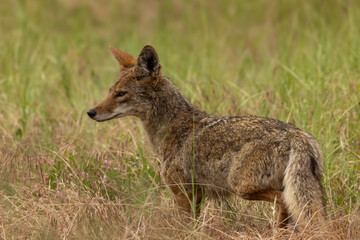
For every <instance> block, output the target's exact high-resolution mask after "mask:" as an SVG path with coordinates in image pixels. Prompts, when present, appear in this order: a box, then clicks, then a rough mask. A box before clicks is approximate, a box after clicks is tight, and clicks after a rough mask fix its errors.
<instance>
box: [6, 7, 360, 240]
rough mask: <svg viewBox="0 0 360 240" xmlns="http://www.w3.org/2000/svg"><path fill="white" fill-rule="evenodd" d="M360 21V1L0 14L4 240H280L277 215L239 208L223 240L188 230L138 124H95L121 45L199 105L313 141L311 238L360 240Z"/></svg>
mask: <svg viewBox="0 0 360 240" xmlns="http://www.w3.org/2000/svg"><path fill="white" fill-rule="evenodd" d="M359 12H360V2H359V1H351V0H346V1H345V0H328V1H320V0H318V1H316V0H315V1H308V0H305V1H285V0H276V1H261V0H256V1H231V0H224V1H204V0H195V1H189V0H187V1H155V0H152V1H125V0H118V1H115V0H108V1H101V2H100V1H85V0H75V1H70V0H61V1H60V0H58V1H56V0H53V1H45V0H37V1H25V0H5V1H2V2H1V4H0V49H1V51H0V103H1V105H0V161H1V162H0V163H1V164H0V223H1V227H0V234H1V235H0V236H1V237H0V238H2V239H19V238H37V239H38V238H40V239H51V238H53V239H58V238H63V239H67V238H70V239H71V238H73V239H80V238H90V239H123V238H134V239H174V238H176V239H185V237H187V238H188V239H208V238H218V235H219V234H220V235H221V237H222V238H223V239H224V238H225V239H226V238H229V239H232V238H245V239H246V238H248V239H253V238H271V237H274V236H278V235H276V234H278V232H277V231H276V230H269V229H268V228H269V226H270V227H271V226H273V225H274V222H275V215H274V212H273V211H272V209H273V206H272V205H271V204H268V203H258V202H247V201H242V200H240V199H238V198H234V199H232V200H230V201H229V202H228V203H227V205H228V206H227V208H226V209H227V210H224V212H225V213H224V212H222V213H221V214H220V213H219V215H221V219H222V220H221V221H220V222H219V223H218V225H216V227H213V228H212V229H213V230H214V229H215V230H216V231H215V232H216V234H218V235H216V234H215V235H214V236H213V235H212V231H210V230H209V229H208V225H209V221H208V220H204V219H205V217H204V218H199V219H197V220H188V221H187V222H183V221H182V220H181V219H182V218H183V217H182V216H180V215H179V213H177V211H175V210H174V209H173V205H172V201H171V194H170V193H169V192H168V190H167V189H166V188H165V187H164V186H163V185H162V184H161V181H160V177H159V174H158V173H159V161H158V159H157V158H156V156H155V155H154V154H153V152H152V151H151V149H150V148H149V146H148V145H147V142H146V136H145V133H144V131H143V130H142V128H141V127H142V126H141V124H140V122H139V121H138V120H137V119H134V118H124V119H120V120H114V121H110V122H106V123H102V124H99V123H95V122H94V121H92V120H90V119H89V118H88V117H87V116H86V111H87V110H88V109H89V108H91V107H93V106H94V104H96V103H98V102H99V101H100V100H102V99H103V98H104V97H105V96H106V95H107V91H108V88H109V87H110V86H111V85H112V84H113V83H114V81H115V80H116V76H117V73H118V71H119V69H118V65H117V63H116V62H115V60H114V59H113V57H112V56H111V54H110V52H109V51H108V46H109V45H113V46H115V47H117V48H119V49H121V50H123V51H125V52H128V53H130V54H132V55H133V56H135V57H137V55H138V54H139V52H140V50H141V49H142V47H143V46H144V45H146V44H150V45H152V46H154V47H155V49H156V50H157V52H158V54H159V56H160V62H161V64H162V66H163V73H164V75H166V76H168V77H170V78H171V79H172V81H173V82H174V83H175V85H177V86H178V87H179V89H180V90H181V91H182V92H183V93H184V95H185V96H186V97H187V98H188V99H189V100H190V101H191V102H192V103H193V104H194V105H195V106H197V107H198V108H200V109H202V110H205V111H208V112H210V113H213V114H216V115H259V116H266V117H272V118H277V119H280V120H282V121H286V122H292V123H294V124H295V125H296V126H298V127H299V128H302V129H304V130H306V131H309V132H311V133H312V134H313V135H314V136H315V137H316V138H317V139H318V140H319V142H320V144H321V146H322V148H323V152H324V161H325V174H324V186H325V190H326V198H327V199H326V200H327V204H328V213H329V223H328V225H326V227H328V228H326V227H325V228H324V227H323V228H322V229H320V230H319V229H318V231H315V235H314V232H312V233H311V234H312V235H309V236H312V237H314V236H319V237H320V236H322V237H324V236H325V238H326V239H332V238H333V239H356V238H357V237H359V238H360V230H359V225H360V219H359V214H360V209H359V208H360V197H359V196H360V127H359V126H360V44H359V42H360V27H359V22H360V14H359ZM205 209H210V207H205ZM212 210H213V211H215V210H214V209H212ZM204 212H206V210H205V211H204ZM217 214H218V213H216V214H215V213H213V215H217ZM210 215H211V214H210ZM213 215H211V216H213ZM210 225H211V224H210ZM330 225H331V228H330V227H329V226H330ZM219 229H220V230H219ZM324 229H327V230H326V231H325V230H324ZM316 234H318V235H316ZM278 237H279V236H278Z"/></svg>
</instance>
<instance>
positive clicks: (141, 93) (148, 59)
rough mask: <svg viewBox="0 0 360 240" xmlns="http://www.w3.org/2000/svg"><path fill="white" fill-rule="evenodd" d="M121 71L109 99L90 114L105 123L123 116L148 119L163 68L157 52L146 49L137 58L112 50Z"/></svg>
mask: <svg viewBox="0 0 360 240" xmlns="http://www.w3.org/2000/svg"><path fill="white" fill-rule="evenodd" d="M110 50H111V52H112V54H113V55H114V56H115V58H116V60H117V61H118V62H119V64H120V67H121V72H120V75H119V78H118V80H117V81H116V82H115V84H114V85H113V86H112V87H111V88H110V90H109V94H108V96H107V97H106V98H105V99H104V100H103V101H102V102H101V103H99V104H98V105H96V106H95V107H94V108H93V109H90V110H89V111H88V112H87V113H88V115H89V117H91V118H92V119H94V120H96V121H98V122H102V121H107V120H110V119H114V118H119V117H124V116H136V117H139V118H140V119H145V118H146V116H147V114H148V112H149V111H150V109H151V107H152V101H151V99H152V96H153V95H154V94H155V89H156V85H157V82H158V81H159V80H160V78H161V65H160V64H159V58H158V55H157V53H156V51H155V49H154V48H153V47H151V46H145V47H144V48H143V50H142V51H141V53H140V55H139V57H138V59H135V58H134V57H132V56H131V55H129V54H127V53H125V52H122V51H120V50H118V49H116V48H114V47H110Z"/></svg>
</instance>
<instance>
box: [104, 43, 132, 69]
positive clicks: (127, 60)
mask: <svg viewBox="0 0 360 240" xmlns="http://www.w3.org/2000/svg"><path fill="white" fill-rule="evenodd" d="M109 48H110V51H111V53H112V54H113V55H114V57H115V58H116V60H117V61H118V62H119V64H120V67H121V68H122V69H124V68H131V67H133V66H135V64H136V59H135V58H134V57H133V56H131V55H130V54H128V53H126V52H123V51H120V50H119V49H116V48H114V47H113V46H110V47H109Z"/></svg>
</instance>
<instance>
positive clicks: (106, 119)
mask: <svg viewBox="0 0 360 240" xmlns="http://www.w3.org/2000/svg"><path fill="white" fill-rule="evenodd" d="M121 114H122V113H118V114H116V115H114V116H112V117H110V118H105V119H99V120H97V119H94V120H96V121H97V122H105V121H108V120H111V119H114V118H117V117H121V116H120V115H121Z"/></svg>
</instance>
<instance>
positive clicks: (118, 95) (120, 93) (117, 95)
mask: <svg viewBox="0 0 360 240" xmlns="http://www.w3.org/2000/svg"><path fill="white" fill-rule="evenodd" d="M126 94H127V92H125V91H123V92H118V94H116V97H123V96H125V95H126Z"/></svg>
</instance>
